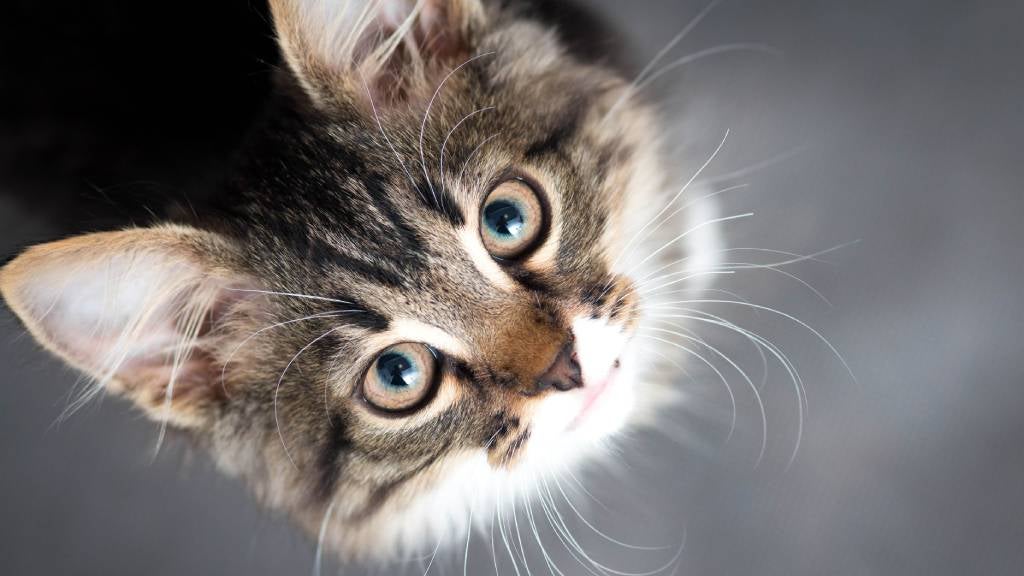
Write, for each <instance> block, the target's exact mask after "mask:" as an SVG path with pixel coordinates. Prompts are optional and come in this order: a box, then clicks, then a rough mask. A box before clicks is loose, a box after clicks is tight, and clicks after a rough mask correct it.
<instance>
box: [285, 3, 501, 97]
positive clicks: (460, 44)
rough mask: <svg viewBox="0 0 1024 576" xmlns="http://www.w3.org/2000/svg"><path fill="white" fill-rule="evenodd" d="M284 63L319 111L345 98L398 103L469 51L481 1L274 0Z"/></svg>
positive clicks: (479, 20) (479, 19) (480, 19)
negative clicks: (437, 69) (437, 70)
mask: <svg viewBox="0 0 1024 576" xmlns="http://www.w3.org/2000/svg"><path fill="white" fill-rule="evenodd" d="M270 8H271V12H272V13H273V16H274V25H275V28H276V30H277V38H278V44H279V45H280V48H281V52H282V55H283V57H284V60H285V61H286V62H287V64H288V67H289V68H290V69H291V71H292V73H293V74H294V75H295V77H296V78H297V79H298V81H299V83H300V84H301V85H302V87H303V88H304V89H305V91H306V92H307V93H308V94H309V95H310V97H311V98H312V99H313V101H314V103H316V104H317V105H318V106H320V107H325V108H330V107H331V106H333V105H334V104H335V103H337V102H338V101H339V96H340V95H342V94H346V95H347V96H348V97H349V98H351V97H353V96H354V97H356V98H359V99H361V98H363V97H364V95H365V90H363V86H362V85H363V83H365V84H366V86H367V87H368V88H369V89H370V91H371V93H372V96H371V97H374V96H376V97H379V98H380V100H381V101H382V102H393V101H395V100H397V99H399V98H401V97H402V96H403V95H405V94H408V93H409V92H410V91H412V90H414V89H415V87H417V86H420V85H423V84H424V83H425V79H426V77H427V75H428V74H429V73H430V72H431V69H432V68H435V67H436V65H437V64H439V63H441V62H449V61H451V60H453V59H456V58H458V57H460V56H463V57H464V55H465V54H468V52H469V51H470V50H471V44H472V37H473V34H474V31H475V30H477V29H478V28H479V27H480V25H481V23H482V22H483V19H484V9H483V6H482V5H481V4H480V0H270Z"/></svg>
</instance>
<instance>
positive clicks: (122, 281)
mask: <svg viewBox="0 0 1024 576" xmlns="http://www.w3.org/2000/svg"><path fill="white" fill-rule="evenodd" d="M231 253H232V252H231V250H230V248H229V247H228V245H227V243H226V242H225V241H224V240H223V239H221V238H220V237H218V236H216V235H214V234H211V233H207V232H201V231H199V230H195V229H192V228H184V227H176V226H175V227H172V226H165V227H157V228H148V229H133V230H126V231H122V232H103V233H97V234H88V235H85V236H79V237H75V238H70V239H67V240H61V241H58V242H52V243H49V244H42V245H39V246H35V247H32V248H30V249H28V250H27V251H25V252H24V253H23V254H21V255H20V256H18V257H17V258H15V259H14V260H13V261H11V262H10V263H9V264H7V265H6V266H5V267H3V268H2V269H0V293H2V295H3V297H4V299H5V300H6V302H7V304H8V305H9V306H10V307H11V309H12V310H13V311H14V312H15V314H17V315H18V316H19V317H20V318H21V320H22V322H24V324H25V326H26V327H27V328H28V330H29V331H30V332H31V333H32V334H33V335H34V336H35V337H36V339H37V340H38V341H39V342H40V343H41V344H42V345H43V346H45V347H46V348H47V349H48V350H50V351H51V352H53V353H54V354H56V355H57V356H59V357H61V358H62V359H64V360H65V361H67V362H68V363H69V364H71V365H72V366H74V367H76V368H78V369H80V370H81V371H82V372H84V373H85V374H86V375H87V376H89V377H90V378H91V379H92V380H93V381H94V382H95V383H96V386H95V387H94V388H93V389H92V391H94V392H98V391H99V390H101V389H104V388H105V389H107V390H110V391H113V392H117V393H120V394H123V395H125V396H127V397H129V398H130V399H132V400H133V401H135V402H136V403H137V404H138V405H139V406H140V407H142V408H143V410H145V411H146V412H147V413H148V414H149V415H150V416H152V417H154V418H156V419H158V420H161V421H167V422H169V423H172V424H176V425H180V426H185V427H195V426H200V425H201V424H202V423H203V422H204V419H205V418H207V417H208V416H209V415H210V413H211V412H212V410H211V408H213V407H215V406H216V404H217V403H218V402H220V401H221V400H223V390H222V388H221V385H220V380H219V374H220V371H219V370H218V369H217V368H216V367H215V366H214V361H213V358H212V355H211V354H210V352H209V346H210V345H211V344H212V342H211V341H210V340H211V328H212V327H214V326H215V325H217V323H218V322H219V321H220V320H221V319H222V318H223V317H224V315H225V314H227V313H228V311H229V310H231V309H232V308H233V307H234V306H235V305H237V304H239V303H240V300H239V298H240V295H244V294H246V293H245V292H239V291H237V290H233V288H236V287H239V286H243V285H244V286H247V285H248V283H247V282H246V281H245V279H244V278H243V277H242V276H241V275H240V274H238V273H236V272H234V271H232V270H231V269H230V267H229V265H228V264H227V263H228V262H230V261H231V257H230V254H231ZM84 399H86V398H83V400H84Z"/></svg>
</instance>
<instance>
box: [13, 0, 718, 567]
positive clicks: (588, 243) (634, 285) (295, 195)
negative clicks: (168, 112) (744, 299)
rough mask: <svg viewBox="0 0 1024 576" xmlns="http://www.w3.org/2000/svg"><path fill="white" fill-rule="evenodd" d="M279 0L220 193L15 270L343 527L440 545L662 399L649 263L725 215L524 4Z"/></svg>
mask: <svg viewBox="0 0 1024 576" xmlns="http://www.w3.org/2000/svg"><path fill="white" fill-rule="evenodd" d="M270 4H271V10H272V13H273V18H274V25H275V29H276V33H277V38H278V42H279V45H280V49H281V52H282V56H283V61H284V63H285V64H286V67H283V69H282V70H281V72H280V78H279V82H278V84H279V88H278V90H277V91H276V94H275V96H274V97H273V98H272V101H271V102H270V103H269V105H268V107H267V112H266V114H265V118H264V119H263V121H262V122H261V124H260V125H259V126H257V127H256V128H255V129H254V130H253V133H252V135H251V137H250V138H249V139H248V141H247V143H246V145H245V146H244V148H243V149H242V150H241V151H240V153H239V161H238V165H237V167H236V169H235V171H234V175H233V177H232V178H230V180H229V181H228V182H227V183H226V184H225V186H224V189H223V191H222V193H221V194H220V196H219V197H218V198H216V199H215V201H214V204H213V205H212V206H210V207H208V208H206V209H204V210H201V211H200V216H196V217H190V218H188V219H186V218H184V217H182V218H180V219H176V220H173V221H166V222H163V223H160V224H158V225H155V226H151V227H148V228H132V229H127V230H120V231H113V232H101V233H95V234H87V235H84V236H79V237H75V238H70V239H66V240H61V241H57V242H52V243H48V244H43V245H39V246H35V247H32V248H30V249H28V250H27V251H25V252H24V253H23V254H21V255H20V256H18V257H17V258H16V259H14V260H13V261H11V262H10V263H9V264H7V265H6V266H5V267H4V268H3V269H2V272H0V291H2V294H3V297H4V299H5V300H6V302H7V304H8V305H9V306H10V308H11V309H12V310H13V311H14V312H15V313H16V314H17V315H18V316H19V317H20V319H21V320H22V321H23V322H24V324H25V326H26V327H27V329H28V330H29V331H30V332H31V333H32V334H33V335H34V336H35V337H36V339H37V340H38V341H39V342H40V343H41V344H42V345H43V346H45V347H46V348H47V349H48V350H50V351H51V352H53V353H54V354H56V355H57V356H59V357H60V358H62V359H63V360H65V361H66V362H68V363H69V364H71V365H72V366H74V367H76V368H77V369H79V370H81V371H82V373H84V374H85V375H87V377H88V378H89V379H90V381H91V382H93V383H94V384H95V386H93V387H92V388H90V390H91V392H92V393H99V392H101V391H102V392H111V393H114V394H117V395H120V396H123V397H125V398H128V399H130V400H132V401H133V402H135V403H136V404H137V405H138V406H139V407H140V408H141V409H142V410H143V411H145V413H147V414H148V415H149V416H151V417H152V418H153V419H155V420H156V421H157V422H159V423H161V426H162V429H163V427H166V428H167V429H170V430H173V431H178V432H180V433H183V434H184V435H185V436H187V437H189V438H190V439H191V440H192V441H194V443H196V444H198V445H200V446H202V447H204V448H205V449H207V450H208V451H209V453H210V454H211V455H212V458H213V459H214V461H215V462H216V463H217V465H218V466H219V468H221V469H222V470H223V471H224V472H226V473H227V474H230V475H233V476H238V477H241V478H243V479H244V480H245V481H246V482H247V483H248V485H249V486H251V488H252V490H253V492H254V493H255V494H256V496H257V497H258V498H259V499H260V500H261V501H262V502H263V503H265V504H266V505H267V506H270V507H272V508H274V509H280V510H284V511H286V512H287V513H289V514H290V515H291V516H292V517H294V519H295V520H296V521H297V522H298V523H299V524H300V525H302V526H303V527H304V528H305V529H306V530H307V531H309V532H310V533H311V534H312V535H315V536H316V535H318V536H319V537H320V538H321V539H322V541H323V543H324V546H325V547H327V548H329V549H331V550H333V551H335V552H336V553H337V554H339V555H340V556H342V557H344V558H349V559H367V558H369V559H383V558H388V557H394V556H395V555H397V554H399V553H400V552H402V551H406V552H408V551H416V550H422V549H423V548H424V547H427V548H429V547H430V546H432V545H433V543H434V542H436V541H437V540H438V538H444V537H448V536H451V537H453V538H454V537H455V536H456V535H457V534H458V533H460V532H461V534H463V535H464V534H465V532H464V530H465V529H467V526H466V519H467V512H468V510H469V509H470V507H472V506H485V505H492V503H493V499H494V498H497V497H500V494H501V493H502V491H503V490H506V489H507V488H508V487H509V486H511V485H513V484H519V483H522V482H530V481H531V480H532V479H534V478H536V477H537V476H538V475H540V474H544V473H545V470H547V469H549V468H550V467H551V466H559V467H562V466H566V465H570V464H572V463H573V462H577V461H580V460H581V459H584V458H588V457H590V456H591V455H594V454H600V449H601V446H602V441H604V440H606V439H608V438H609V437H610V436H611V435H613V434H614V433H615V432H616V431H618V430H620V429H621V428H622V427H623V426H624V425H626V424H627V423H630V422H633V423H635V422H637V421H640V420H643V416H644V415H645V414H651V413H653V412H654V411H655V410H656V409H657V408H660V407H661V406H663V405H664V404H665V403H666V401H667V399H668V398H669V397H670V395H671V390H672V384H673V382H674V381H675V380H676V379H677V378H675V376H676V374H675V373H674V372H671V371H670V372H667V373H665V372H662V371H660V370H659V369H658V366H659V361H660V356H662V355H665V354H668V353H669V350H664V351H660V352H659V351H658V350H657V349H656V348H655V345H657V344H658V342H657V341H653V340H652V341H650V342H647V343H646V344H645V345H644V346H640V345H639V344H638V343H637V339H636V338H635V336H636V335H637V332H638V330H641V329H642V328H643V326H644V323H645V319H646V316H645V309H647V307H648V306H649V305H650V302H651V301H652V300H653V298H654V297H653V296H652V297H650V298H647V297H641V296H642V294H641V291H640V290H639V289H638V286H639V285H641V281H642V280H644V279H645V278H650V277H651V275H657V276H656V277H657V278H671V280H669V282H681V283H682V284H681V285H682V286H687V287H692V286H693V284H692V282H694V281H695V280H693V278H694V277H695V276H699V275H700V271H701V270H702V269H704V268H706V267H707V266H709V261H710V255H711V254H712V253H713V252H714V251H713V250H711V249H710V248H709V247H708V245H707V244H708V243H709V242H712V241H713V240H714V228H713V227H712V226H705V225H703V224H695V225H689V224H686V223H685V220H686V218H694V217H699V218H700V219H701V220H699V222H701V223H706V222H705V221H704V219H706V218H707V214H706V213H701V214H697V216H694V213H695V212H694V208H695V207H699V205H698V204H693V205H687V204H685V203H684V202H682V201H681V200H680V198H681V196H682V192H683V190H680V185H681V184H682V183H680V182H674V181H673V182H670V181H669V180H668V179H667V177H666V170H665V169H664V166H663V161H662V158H661V157H660V153H659V137H660V135H659V124H658V120H657V119H656V118H655V116H654V114H653V112H652V110H651V109H650V108H649V107H648V106H646V105H644V104H643V103H642V102H641V101H640V99H639V98H638V97H637V96H636V94H635V93H634V92H633V91H632V89H631V87H630V83H629V82H628V81H627V80H625V79H624V77H623V76H621V75H620V74H619V73H618V72H616V71H615V70H614V69H612V68H611V67H610V66H607V65H605V64H601V63H595V61H594V59H593V58H592V54H584V53H580V52H575V51H573V50H570V49H569V47H568V43H566V42H565V40H564V39H565V35H564V34H561V33H560V32H559V31H557V30H556V29H555V28H553V27H552V25H551V24H550V23H549V22H548V21H546V20H545V19H544V18H542V14H541V13H540V12H537V11H535V10H531V9H529V7H528V6H526V5H525V4H524V3H521V2H507V1H506V2H487V1H483V0H448V1H442V0H426V1H422V0H421V1H419V2H412V1H409V0H406V1H403V0H385V1H368V0H350V1H345V0H271V2H270ZM666 238H667V239H669V240H672V241H670V242H667V243H666V242H664V241H665V239H666ZM655 239H657V241H655ZM684 257H685V258H684ZM655 353H656V355H651V354H655ZM87 399H88V395H87V396H86V397H83V398H82V399H81V401H85V400H87Z"/></svg>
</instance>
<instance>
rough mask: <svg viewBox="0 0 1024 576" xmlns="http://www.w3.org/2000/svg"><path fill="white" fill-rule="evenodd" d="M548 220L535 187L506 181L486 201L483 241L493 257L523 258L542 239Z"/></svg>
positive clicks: (481, 225)
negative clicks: (545, 221) (545, 223)
mask: <svg viewBox="0 0 1024 576" xmlns="http://www.w3.org/2000/svg"><path fill="white" fill-rule="evenodd" d="M544 217H545V215H544V207H543V205H542V203H541V199H540V197H538V195H537V192H536V191H534V189H533V187H531V186H530V185H529V184H527V183H526V182H524V181H523V180H519V179H512V180H506V181H505V182H502V183H501V184H499V185H498V186H497V187H496V188H495V189H494V190H492V191H491V193H490V194H488V195H487V198H486V199H484V203H483V207H482V208H481V209H480V238H481V239H483V243H484V247H486V248H487V251H488V252H490V254H491V256H494V257H495V258H501V259H505V260H511V259H514V258H519V257H522V256H525V255H526V253H527V252H529V251H530V250H531V249H533V248H534V247H536V245H537V243H538V241H539V240H540V239H541V233H542V232H543V229H544Z"/></svg>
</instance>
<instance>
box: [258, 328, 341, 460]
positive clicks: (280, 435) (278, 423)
mask: <svg viewBox="0 0 1024 576" xmlns="http://www.w3.org/2000/svg"><path fill="white" fill-rule="evenodd" d="M340 328H341V327H340V326H335V327H334V328H331V329H330V330H328V331H326V332H324V333H323V334H321V335H319V336H317V337H316V338H314V339H313V340H312V341H310V342H309V344H306V345H305V346H303V347H302V348H301V349H300V350H299V351H298V352H296V353H295V355H294V356H292V358H291V360H289V361H288V364H287V365H285V367H284V370H282V371H281V376H280V377H278V379H277V386H276V387H275V388H274V424H275V425H276V426H277V436H278V438H280V439H281V447H282V448H284V454H285V456H287V457H288V461H289V462H291V463H292V466H294V467H295V469H296V470H298V469H299V467H298V465H297V464H295V460H294V459H293V458H292V454H291V452H290V451H289V450H288V443H287V442H285V440H284V433H283V432H282V431H281V421H280V419H279V418H278V413H277V396H278V393H279V392H281V382H283V381H284V376H285V374H287V373H288V369H289V368H291V367H292V364H293V363H294V362H295V360H296V359H297V358H298V357H299V356H300V355H302V353H303V352H305V351H306V350H309V348H310V347H311V346H313V345H314V344H316V343H317V342H319V341H320V340H323V339H324V338H326V337H327V336H328V335H330V334H331V333H333V332H334V331H336V330H339V329H340Z"/></svg>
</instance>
